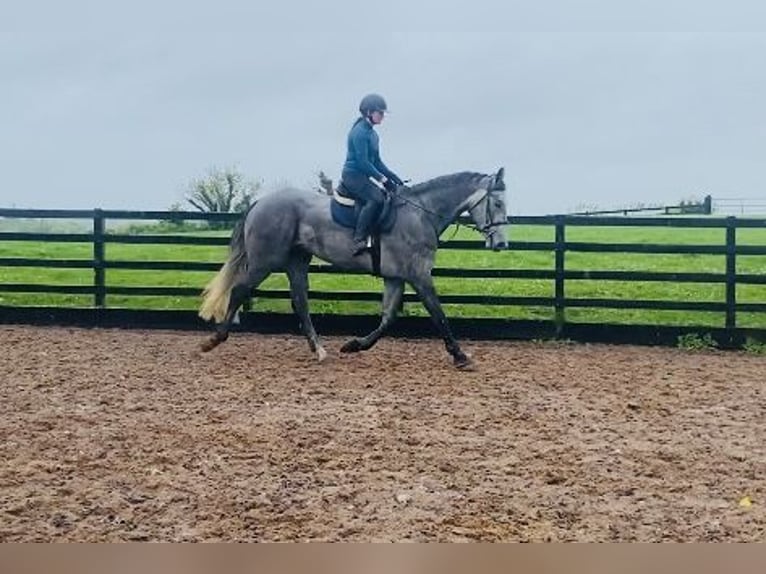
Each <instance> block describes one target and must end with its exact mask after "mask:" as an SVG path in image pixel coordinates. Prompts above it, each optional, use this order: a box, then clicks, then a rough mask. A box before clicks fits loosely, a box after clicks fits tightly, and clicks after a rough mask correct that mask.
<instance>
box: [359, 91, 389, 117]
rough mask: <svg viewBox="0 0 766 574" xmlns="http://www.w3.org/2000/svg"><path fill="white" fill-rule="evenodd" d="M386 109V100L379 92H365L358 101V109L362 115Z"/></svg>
mask: <svg viewBox="0 0 766 574" xmlns="http://www.w3.org/2000/svg"><path fill="white" fill-rule="evenodd" d="M386 109H387V108H386V100H384V99H383V96H381V95H379V94H367V95H366V96H365V97H363V98H362V101H361V102H360V103H359V111H360V112H361V113H362V115H363V116H366V115H367V114H371V113H372V112H385V111H386Z"/></svg>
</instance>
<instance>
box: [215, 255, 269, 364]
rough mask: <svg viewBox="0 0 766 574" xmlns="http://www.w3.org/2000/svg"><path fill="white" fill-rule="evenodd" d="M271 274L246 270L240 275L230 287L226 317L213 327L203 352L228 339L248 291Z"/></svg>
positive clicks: (266, 270)
mask: <svg viewBox="0 0 766 574" xmlns="http://www.w3.org/2000/svg"><path fill="white" fill-rule="evenodd" d="M270 274H271V270H268V269H259V268H255V269H248V270H247V271H245V272H243V273H241V274H240V277H238V278H237V279H236V280H235V282H234V284H233V285H232V287H231V293H230V295H229V306H228V307H227V309H226V315H225V316H224V318H223V320H222V321H221V322H220V323H218V324H217V325H216V326H215V333H213V334H212V335H211V336H210V338H209V339H208V340H207V341H205V342H204V343H203V344H202V350H203V351H205V352H206V351H210V350H212V349H214V348H216V347H217V346H218V345H220V344H221V343H223V342H224V341H225V340H226V339H228V338H229V331H231V325H232V323H233V322H234V317H235V316H236V314H237V311H238V310H239V308H240V307H241V306H242V304H243V303H244V302H245V300H246V299H247V297H248V295H250V291H251V290H252V289H255V288H256V287H258V285H260V284H261V283H262V282H263V280H264V279H266V277H268V276H269V275H270Z"/></svg>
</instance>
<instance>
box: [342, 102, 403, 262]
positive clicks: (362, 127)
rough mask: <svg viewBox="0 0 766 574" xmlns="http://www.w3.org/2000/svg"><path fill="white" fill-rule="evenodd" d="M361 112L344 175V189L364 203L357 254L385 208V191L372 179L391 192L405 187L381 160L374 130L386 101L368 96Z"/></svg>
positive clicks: (353, 129) (351, 133)
mask: <svg viewBox="0 0 766 574" xmlns="http://www.w3.org/2000/svg"><path fill="white" fill-rule="evenodd" d="M359 113H360V114H361V116H360V117H359V118H357V120H356V121H355V122H354V125H353V126H352V127H351V130H350V131H349V133H348V141H347V148H348V149H347V155H346V162H345V163H344V164H343V172H342V174H341V180H342V183H343V188H345V190H346V191H348V193H349V195H351V196H352V197H354V199H356V200H357V201H360V202H362V204H363V205H362V209H361V210H360V212H359V218H358V220H357V222H356V228H355V229H354V244H353V247H352V252H353V254H354V255H359V254H360V253H362V252H363V251H364V250H365V249H367V236H368V235H369V230H370V226H371V225H372V223H373V221H375V218H376V217H377V216H378V214H379V213H380V208H381V207H382V206H383V200H384V195H383V192H382V191H381V189H380V187H378V186H377V185H375V184H374V183H373V182H371V181H370V179H369V178H373V179H374V180H375V181H377V182H378V183H380V184H381V185H382V186H383V187H385V188H386V189H388V190H393V189H396V186H399V185H402V180H401V179H399V177H398V176H397V175H396V174H395V173H394V172H392V171H391V170H390V169H388V167H386V164H384V163H383V161H382V160H381V159H380V146H379V140H378V134H377V133H376V132H375V130H374V129H373V128H374V127H375V126H376V125H378V124H380V123H381V122H382V121H383V115H384V114H385V113H386V101H385V100H384V99H383V97H382V96H380V95H378V94H368V95H366V96H365V97H364V98H362V101H361V102H360V103H359Z"/></svg>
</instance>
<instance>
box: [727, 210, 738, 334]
mask: <svg viewBox="0 0 766 574" xmlns="http://www.w3.org/2000/svg"><path fill="white" fill-rule="evenodd" d="M736 327H737V218H736V217H731V216H730V217H727V218H726V328H727V329H735V328H736Z"/></svg>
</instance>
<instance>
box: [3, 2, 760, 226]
mask: <svg viewBox="0 0 766 574" xmlns="http://www.w3.org/2000/svg"><path fill="white" fill-rule="evenodd" d="M716 5H718V6H720V7H717V6H716ZM764 29H766V3H764V2H762V1H761V0H751V1H749V2H737V1H728V2H715V3H712V2H710V3H705V2H700V1H699V0H696V1H695V0H683V1H678V2H668V1H663V2H659V1H655V0H645V1H643V2H619V1H617V0H586V1H581V2H575V1H571V2H562V1H560V2H542V1H537V2H529V1H525V2H517V1H515V0H511V1H505V2H499V1H497V0H493V1H492V2H488V1H486V0H471V1H465V2H450V1H449V0H442V1H439V2H415V0H408V1H401V0H380V1H376V0H366V1H365V0H356V1H353V2H351V1H337V0H326V1H323V2H315V3H313V4H310V3H309V1H308V0H302V1H300V2H292V1H289V0H272V1H271V2H268V3H266V2H263V1H262V0H216V1H215V2H212V1H211V2H204V3H202V2H194V1H189V0H185V1H180V0H171V1H164V2H161V1H160V0H151V1H147V0H131V2H120V3H115V2H108V1H106V0H101V1H83V0H67V1H63V2H59V1H55V2H54V1H46V2H39V1H35V0H25V1H24V2H13V3H11V2H6V3H4V4H3V6H2V8H0V78H1V79H2V90H0V206H3V207H10V206H17V207H50V208H54V207H55V208H59V207H61V208H64V207H71V208H93V207H104V208H129V209H164V208H167V207H168V206H170V205H171V204H172V203H174V202H177V201H179V200H181V199H182V196H183V192H184V190H185V189H186V187H187V185H188V183H189V181H190V180H191V179H193V178H195V177H200V176H204V175H205V173H206V172H207V171H208V170H209V169H210V168H212V167H221V168H223V167H235V168H236V169H238V170H239V171H241V172H243V173H244V174H246V175H247V176H248V177H251V178H254V179H260V180H263V182H264V183H265V184H266V186H267V187H268V186H273V185H276V184H279V183H283V182H290V183H292V184H295V185H299V186H311V185H313V184H314V183H315V181H316V177H315V174H316V173H317V172H318V171H319V170H324V171H325V172H327V173H328V174H329V175H330V176H331V177H333V178H334V179H337V177H338V175H339V172H340V168H341V165H342V162H343V160H344V157H345V138H346V133H347V130H348V128H349V127H350V124H351V122H352V121H353V119H354V118H355V115H356V113H357V112H356V107H357V104H358V101H359V99H360V98H361V96H362V95H364V94H365V93H366V92H369V91H378V92H380V93H382V94H383V95H384V96H385V97H386V98H387V100H388V102H389V108H390V110H391V113H390V115H389V116H388V117H387V118H386V120H385V122H384V124H383V125H382V126H381V127H380V128H379V132H380V135H381V148H382V155H383V158H384V160H385V161H386V162H387V163H388V165H389V167H391V168H392V169H393V170H394V171H396V172H397V173H399V175H400V176H402V177H404V178H411V179H413V180H414V181H416V182H417V181H422V180H423V179H427V178H430V177H435V176H438V175H443V174H446V173H452V172H456V171H463V170H475V171H483V172H490V171H494V170H495V169H497V168H498V167H500V166H505V167H506V172H507V178H508V184H509V191H510V199H511V211H512V212H513V213H515V214H541V213H554V212H566V211H571V210H575V209H580V208H582V207H590V206H599V207H602V208H605V207H612V206H618V207H622V206H626V205H633V204H637V203H640V202H642V203H655V202H656V203H668V202H670V203H673V202H677V201H678V200H681V199H685V198H692V197H700V196H702V195H704V194H706V193H711V194H712V195H713V196H714V197H764V196H766V161H765V158H766V72H764V70H766V33H764Z"/></svg>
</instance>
